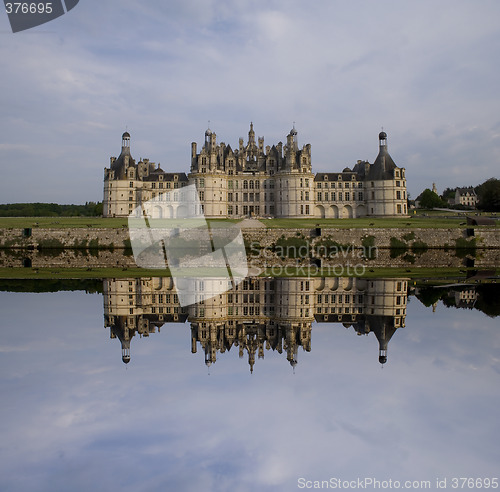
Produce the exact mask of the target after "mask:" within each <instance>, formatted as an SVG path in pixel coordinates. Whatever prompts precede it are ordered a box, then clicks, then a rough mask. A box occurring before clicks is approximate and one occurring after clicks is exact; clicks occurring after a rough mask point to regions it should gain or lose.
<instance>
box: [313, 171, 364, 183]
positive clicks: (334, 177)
mask: <svg viewBox="0 0 500 492" xmlns="http://www.w3.org/2000/svg"><path fill="white" fill-rule="evenodd" d="M352 176H357V173H356V172H354V171H345V172H344V171H343V172H341V173H317V174H316V176H314V181H352Z"/></svg>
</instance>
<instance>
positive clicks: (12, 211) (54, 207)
mask: <svg viewBox="0 0 500 492" xmlns="http://www.w3.org/2000/svg"><path fill="white" fill-rule="evenodd" d="M96 215H102V202H98V203H96V202H87V203H86V204H85V205H58V204H57V203H8V204H5V205H0V217H78V216H83V217H92V216H96Z"/></svg>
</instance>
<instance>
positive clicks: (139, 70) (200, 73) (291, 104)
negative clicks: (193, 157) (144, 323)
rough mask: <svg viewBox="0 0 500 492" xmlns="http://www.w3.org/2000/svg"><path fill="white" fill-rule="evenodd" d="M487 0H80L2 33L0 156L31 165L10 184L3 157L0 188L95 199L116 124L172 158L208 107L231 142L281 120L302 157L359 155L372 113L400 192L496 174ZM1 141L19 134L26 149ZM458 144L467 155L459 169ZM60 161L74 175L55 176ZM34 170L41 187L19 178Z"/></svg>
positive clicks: (321, 163)
mask: <svg viewBox="0 0 500 492" xmlns="http://www.w3.org/2000/svg"><path fill="white" fill-rule="evenodd" d="M498 10H500V7H499V6H498V4H497V3H495V2H487V3H486V4H483V5H482V6H481V7H478V6H476V5H472V4H469V3H468V2H465V1H462V2H444V3H443V2H442V3H440V5H439V6H438V7H437V6H436V5H435V4H432V3H431V2H428V1H427V2H423V3H422V2H420V3H418V4H407V3H405V4H401V3H394V2H389V1H384V2H376V3H373V2H366V1H361V2H357V3H356V4H352V3H351V4H347V3H345V2H344V3H341V2H329V1H328V2H327V1H322V2H314V3H313V4H304V3H303V2H283V1H273V2H270V3H263V2H260V1H246V0H241V1H239V2H201V1H195V0H193V1H190V2H181V3H179V2H167V3H165V2H148V3H140V2H136V1H132V0H128V1H126V2H120V4H118V3H117V2H111V3H107V4H99V5H91V4H88V5H86V4H84V3H82V5H80V4H79V5H78V7H77V8H75V9H74V10H73V11H71V12H70V13H69V14H67V15H65V16H63V17H62V18H60V19H58V20H57V21H54V23H52V24H51V29H53V30H52V31H50V32H44V29H42V28H37V30H36V32H35V31H33V32H31V33H29V32H26V33H24V34H23V33H17V34H16V35H9V33H4V34H3V35H2V37H3V39H2V41H3V42H2V44H1V45H0V60H1V61H2V66H3V67H4V76H3V77H2V80H0V89H1V95H0V102H1V104H2V109H3V114H2V118H1V119H0V145H1V147H0V159H1V160H2V162H9V163H12V162H15V163H16V167H18V168H21V169H23V170H25V171H26V170H28V171H29V172H28V174H29V175H30V176H33V178H34V179H33V182H32V183H28V185H27V186H26V184H25V185H24V186H22V187H21V191H20V190H16V186H15V184H16V183H19V182H20V175H19V174H18V173H17V172H16V171H15V169H10V168H9V169H8V172H7V174H6V175H5V179H4V180H3V182H2V185H1V186H2V188H1V192H2V196H3V197H4V198H3V200H4V201H20V195H23V197H24V199H26V200H29V199H32V200H37V199H38V200H44V201H48V200H49V199H52V200H55V201H67V200H68V199H69V197H72V198H73V199H77V201H80V202H84V201H86V200H88V199H99V198H100V197H101V193H102V183H101V180H102V168H103V167H104V166H106V165H107V163H108V158H109V156H110V155H115V154H116V153H117V152H118V151H119V137H120V135H121V133H122V131H123V130H124V127H125V126H127V125H128V128H129V130H130V131H131V133H132V138H133V142H132V145H133V147H132V151H133V154H134V155H135V156H143V157H149V158H151V159H152V160H154V161H160V162H161V163H162V165H164V167H166V168H168V169H179V170H183V171H187V170H188V167H189V148H190V147H189V146H190V142H191V141H193V140H197V141H200V139H201V138H202V136H203V131H204V129H205V127H206V125H207V121H208V120H211V121H212V127H213V129H214V130H215V131H216V132H217V135H218V137H219V139H220V140H223V141H225V142H226V143H230V144H231V145H232V146H234V145H237V142H238V137H240V136H246V132H247V131H248V130H247V129H248V124H249V122H250V121H251V120H253V121H254V124H255V128H256V131H257V133H259V134H260V135H263V136H265V137H266V143H270V144H272V143H277V142H278V141H280V140H284V139H285V137H286V134H287V133H288V131H289V129H290V127H291V125H292V122H293V121H296V122H297V128H298V130H299V139H300V142H302V143H307V142H310V143H311V144H312V152H313V160H314V162H313V165H314V169H316V170H317V171H322V170H327V169H339V168H343V167H345V166H346V165H349V166H352V164H353V163H355V162H356V160H357V159H365V158H367V159H369V160H372V161H373V160H374V158H375V156H376V153H377V140H376V136H377V134H378V132H379V130H380V127H381V126H384V128H386V129H387V131H388V133H389V138H390V145H391V152H392V153H393V157H394V158H395V159H396V162H398V163H401V164H403V165H406V166H407V171H408V176H409V178H410V179H409V188H410V192H411V194H412V195H414V196H416V195H417V194H418V193H419V192H420V191H421V190H422V189H423V188H422V187H426V186H429V185H428V184H427V183H429V182H432V181H436V180H437V181H438V182H437V185H438V188H445V187H446V186H455V185H465V184H477V183H478V182H481V181H482V180H484V179H487V178H489V177H491V176H494V175H495V173H496V172H497V171H496V166H495V164H496V162H498V139H495V138H493V137H494V135H495V134H498V122H499V120H498V117H497V115H498V109H499V108H498V100H497V99H498V98H497V97H496V91H497V87H498V82H499V80H498V79H499V74H500V69H498V66H497V64H496V63H495V56H496V52H497V51H498V43H499V41H498V36H497V35H496V34H497V30H498V28H497V26H496V22H495V19H496V17H497V16H495V13H498ZM46 26H49V25H48V24H47V25H46ZM464 26H466V28H464ZM45 30H48V27H46V28H45ZM14 89H15V90H14ZM447 125H451V126H454V127H455V128H456V129H457V131H458V135H461V136H464V135H466V133H467V129H468V128H470V127H477V128H478V132H477V135H478V140H476V141H475V142H474V141H467V140H463V141H461V142H455V141H453V140H452V139H451V136H448V137H447V136H446V135H447V134H446V133H445V134H442V135H439V132H440V131H441V129H442V128H445V127H446V126H447ZM494 128H496V130H495V131H492V130H490V129H494ZM481 132H483V134H482V135H481ZM489 132H492V134H491V138H490V136H489ZM429 136H431V137H429ZM429 138H431V140H432V141H431V142H429ZM117 142H118V143H117ZM479 142H480V144H479ZM429 143H431V145H429ZM457 144H459V145H458V146H457ZM6 145H28V146H31V147H32V148H34V149H35V152H36V154H37V158H36V159H33V158H32V157H31V152H21V153H16V152H15V150H16V149H12V148H8V147H6ZM460 145H461V146H462V147H463V151H462V152H456V150H457V149H458V147H459V146H460ZM55 149H58V150H57V152H56V150H55ZM20 150H22V149H20ZM54 156H56V157H54ZM471 156H475V159H476V160H480V162H481V164H480V166H479V167H476V169H475V171H474V172H473V173H471V171H470V169H471V168H470V159H471ZM437 161H439V163H440V165H439V167H437V166H436V162H437ZM69 163H71V170H72V174H73V175H74V173H76V174H77V175H78V174H79V176H78V177H79V181H78V182H79V184H80V186H79V187H78V189H71V188H67V187H68V186H69V187H71V175H66V174H65V170H66V168H67V166H68V165H69ZM436 169H442V171H441V174H437V175H435V170H436ZM25 174H26V172H25ZM460 175H461V176H462V178H463V180H464V181H465V182H462V181H460V182H459V178H460ZM473 178H474V179H475V181H474V182H471V181H470V180H471V179H473ZM49 181H50V182H55V183H57V187H56V188H55V189H54V190H51V191H50V197H49V196H47V193H44V192H43V187H40V186H35V185H34V183H38V184H39V183H44V182H47V183H48V182H49ZM424 184H425V186H424Z"/></svg>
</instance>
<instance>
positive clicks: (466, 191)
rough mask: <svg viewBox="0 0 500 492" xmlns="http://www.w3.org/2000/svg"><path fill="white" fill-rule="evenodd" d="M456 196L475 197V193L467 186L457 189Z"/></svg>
mask: <svg viewBox="0 0 500 492" xmlns="http://www.w3.org/2000/svg"><path fill="white" fill-rule="evenodd" d="M456 191H458V194H459V195H460V196H466V195H467V194H469V195H472V196H476V191H475V190H474V188H473V187H472V186H469V187H468V188H457V190H456Z"/></svg>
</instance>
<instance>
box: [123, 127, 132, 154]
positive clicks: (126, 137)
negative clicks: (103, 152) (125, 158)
mask: <svg viewBox="0 0 500 492" xmlns="http://www.w3.org/2000/svg"><path fill="white" fill-rule="evenodd" d="M122 153H126V154H130V133H129V132H127V131H126V132H125V133H124V134H123V135H122Z"/></svg>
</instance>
